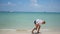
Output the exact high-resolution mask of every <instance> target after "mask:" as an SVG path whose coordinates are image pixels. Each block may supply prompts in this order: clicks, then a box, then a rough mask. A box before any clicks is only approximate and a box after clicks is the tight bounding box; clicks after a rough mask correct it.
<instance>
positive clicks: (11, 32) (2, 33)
mask: <svg viewBox="0 0 60 34" xmlns="http://www.w3.org/2000/svg"><path fill="white" fill-rule="evenodd" d="M0 34H32V33H31V30H29V31H27V30H19V29H18V30H15V29H3V30H2V29H1V30H0ZM40 34H60V32H58V31H41V33H40Z"/></svg>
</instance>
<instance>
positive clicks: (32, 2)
mask: <svg viewBox="0 0 60 34" xmlns="http://www.w3.org/2000/svg"><path fill="white" fill-rule="evenodd" d="M31 6H39V4H38V3H37V0H31Z"/></svg>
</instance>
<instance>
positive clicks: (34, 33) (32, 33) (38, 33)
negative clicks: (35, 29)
mask: <svg viewBox="0 0 60 34" xmlns="http://www.w3.org/2000/svg"><path fill="white" fill-rule="evenodd" d="M32 34H41V32H40V33H32Z"/></svg>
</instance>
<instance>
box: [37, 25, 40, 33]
mask: <svg viewBox="0 0 60 34" xmlns="http://www.w3.org/2000/svg"><path fill="white" fill-rule="evenodd" d="M39 30H40V25H39V26H38V29H37V33H39Z"/></svg>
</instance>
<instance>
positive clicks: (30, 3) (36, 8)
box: [0, 0, 60, 12]
mask: <svg viewBox="0 0 60 34" xmlns="http://www.w3.org/2000/svg"><path fill="white" fill-rule="evenodd" d="M0 11H10V12H14V11H17V12H18V11H19V12H21V11H23V12H60V0H0Z"/></svg>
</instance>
